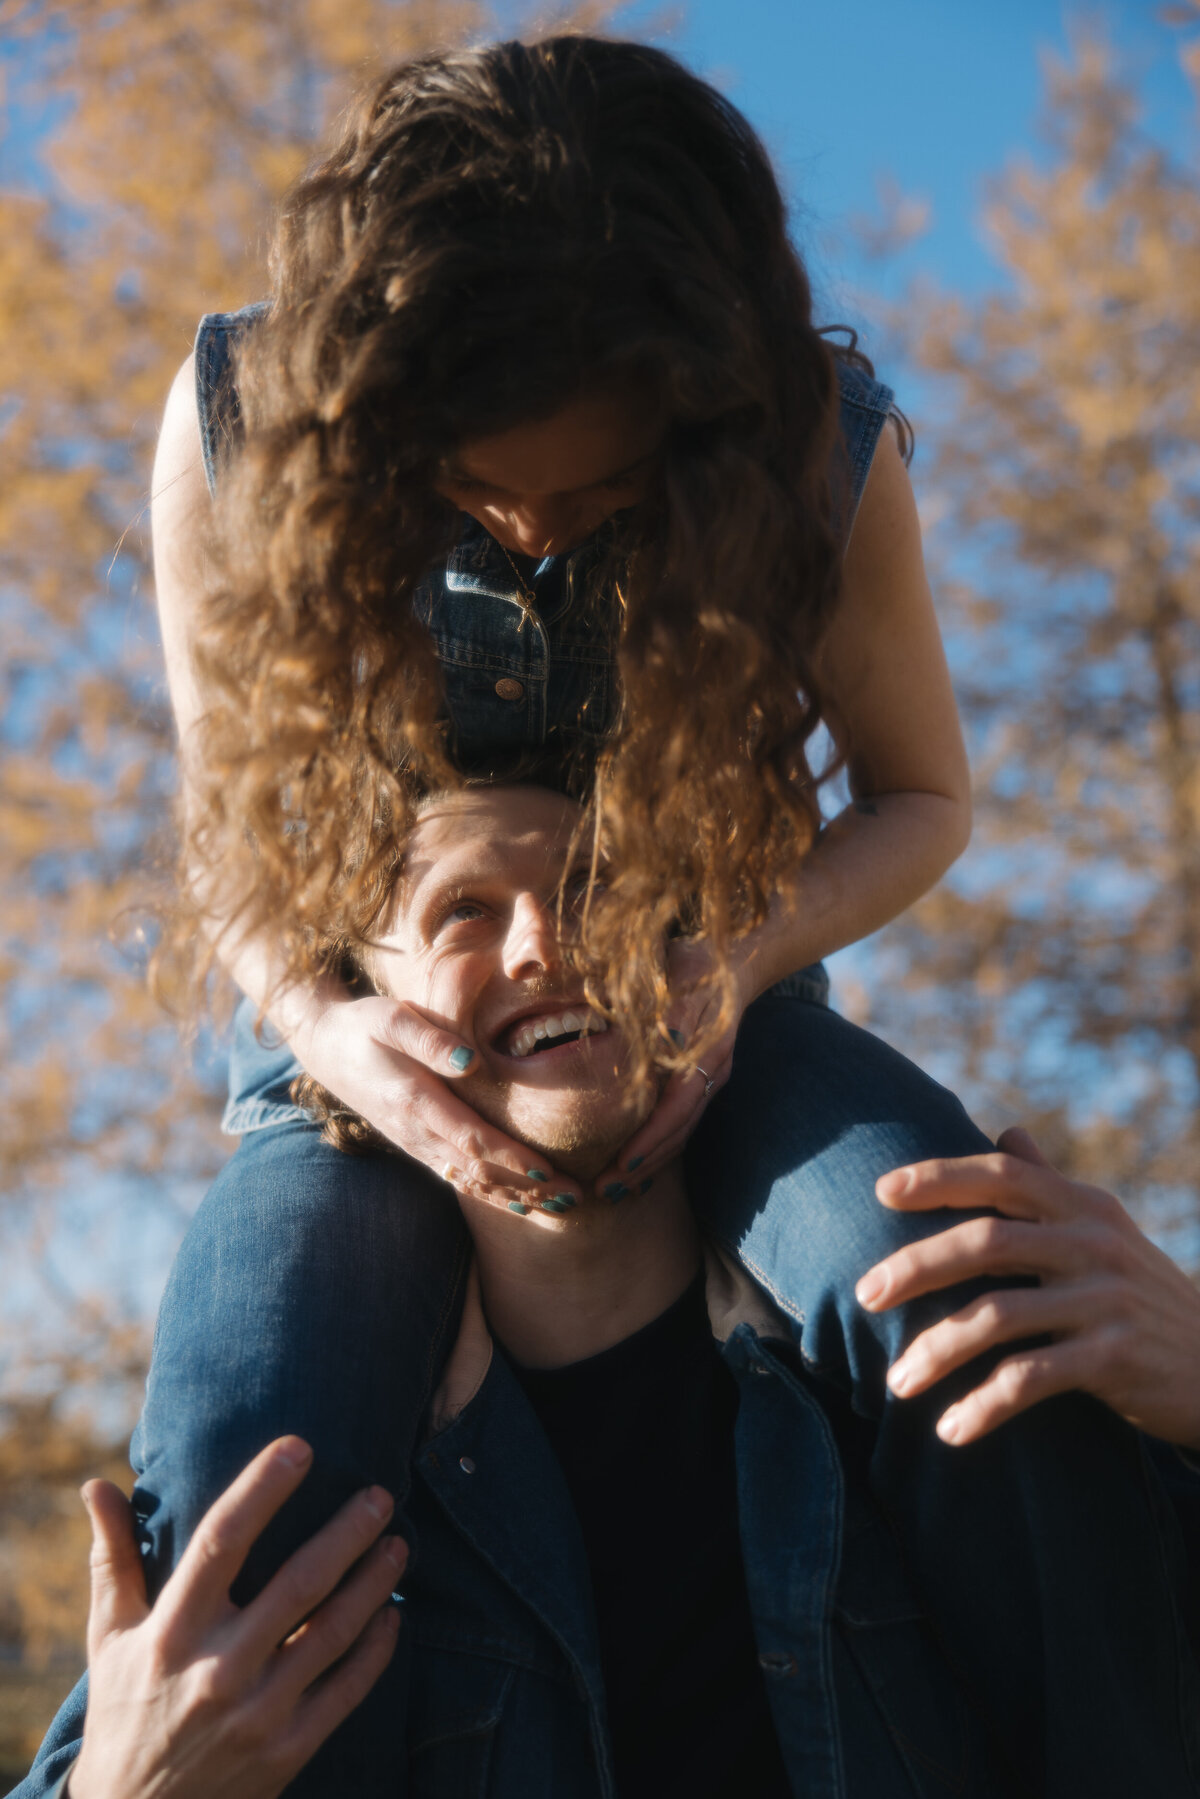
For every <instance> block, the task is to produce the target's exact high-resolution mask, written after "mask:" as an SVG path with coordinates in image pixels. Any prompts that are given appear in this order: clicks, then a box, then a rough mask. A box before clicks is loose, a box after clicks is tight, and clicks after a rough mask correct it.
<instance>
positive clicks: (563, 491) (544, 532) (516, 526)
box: [434, 386, 666, 557]
mask: <svg viewBox="0 0 1200 1799" xmlns="http://www.w3.org/2000/svg"><path fill="white" fill-rule="evenodd" d="M665 430H666V421H665V419H664V417H663V415H662V413H661V411H660V409H659V408H658V407H657V406H656V405H650V406H647V405H646V402H645V400H644V398H643V399H640V400H639V398H638V396H637V395H636V394H635V393H634V392H633V390H632V389H631V388H629V387H626V386H622V387H620V388H616V389H614V390H613V391H612V392H610V393H592V394H589V395H587V396H585V397H584V398H582V399H578V400H573V401H572V402H571V404H570V405H569V406H564V407H563V409H562V411H561V412H556V413H554V414H553V415H552V417H550V418H548V419H540V420H538V421H536V422H534V423H533V424H525V425H514V426H513V427H512V428H511V429H510V430H508V431H499V432H497V433H496V434H495V435H494V436H492V437H477V438H473V439H471V440H470V441H469V442H467V443H464V444H461V445H460V446H459V448H458V449H457V450H456V451H455V452H454V454H453V455H452V456H448V457H447V458H446V461H445V462H444V464H443V465H442V468H441V470H440V471H439V473H438V476H437V478H436V479H435V481H434V486H435V487H436V489H437V491H438V493H440V494H442V495H443V496H444V497H445V498H446V499H448V500H451V501H452V502H453V503H454V505H455V506H457V507H459V508H460V509H461V510H462V511H463V512H467V513H470V515H471V517H472V518H474V519H478V521H479V523H480V524H481V525H482V526H483V527H484V528H485V530H487V531H490V532H491V534H492V536H493V537H494V538H495V539H496V540H497V542H498V543H501V544H503V545H504V548H505V549H506V550H513V551H517V552H519V553H520V554H521V555H524V556H539V557H540V556H558V555H561V554H562V553H563V552H564V551H566V550H572V549H574V548H575V546H576V545H577V544H580V543H582V542H583V540H584V538H585V537H589V536H590V535H591V533H592V532H593V531H594V530H595V529H596V528H597V526H598V525H602V524H603V523H604V521H605V519H607V518H611V516H612V514H613V513H614V512H619V511H620V510H621V508H622V507H624V506H633V505H636V503H637V502H638V500H640V499H641V497H642V495H643V494H644V492H645V491H646V486H647V484H648V482H649V480H650V476H651V473H652V471H653V468H654V463H655V461H656V459H657V457H658V454H659V451H660V450H661V448H662V441H663V437H664V435H665Z"/></svg>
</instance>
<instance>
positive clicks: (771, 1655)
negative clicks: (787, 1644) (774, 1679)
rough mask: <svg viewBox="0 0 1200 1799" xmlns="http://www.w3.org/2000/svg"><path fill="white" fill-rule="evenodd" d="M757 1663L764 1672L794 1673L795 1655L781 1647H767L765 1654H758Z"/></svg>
mask: <svg viewBox="0 0 1200 1799" xmlns="http://www.w3.org/2000/svg"><path fill="white" fill-rule="evenodd" d="M758 1665H759V1667H760V1668H761V1669H762V1670H763V1672H764V1674H794V1673H795V1672H796V1658H795V1656H794V1655H788V1654H787V1653H786V1651H784V1650H782V1649H768V1651H767V1652H766V1654H765V1655H760V1656H759V1658H758Z"/></svg>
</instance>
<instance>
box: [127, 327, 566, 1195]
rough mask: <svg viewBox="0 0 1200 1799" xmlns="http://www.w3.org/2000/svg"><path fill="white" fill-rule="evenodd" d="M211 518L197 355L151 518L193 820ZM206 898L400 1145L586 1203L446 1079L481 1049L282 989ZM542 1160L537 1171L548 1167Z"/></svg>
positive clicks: (176, 407)
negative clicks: (201, 619)
mask: <svg viewBox="0 0 1200 1799" xmlns="http://www.w3.org/2000/svg"><path fill="white" fill-rule="evenodd" d="M210 510H211V501H210V499H209V493H208V484H207V481H206V479H205V475H204V464H203V459H202V456H201V447H200V426H199V418H198V415H197V409H196V390H195V376H194V372H193V365H192V361H191V358H190V357H189V359H188V361H187V362H186V363H185V364H184V365H183V367H182V368H181V369H180V371H179V373H178V375H177V376H176V377H175V381H174V383H173V385H172V388H171V392H170V395H169V397H168V400H167V406H166V411H165V414H164V417H163V424H162V431H161V433H160V436H159V443H158V454H157V456H156V458H155V463H154V483H153V498H152V504H151V520H152V525H153V533H154V576H155V585H156V588H157V593H158V610H159V619H160V622H161V629H162V642H163V654H164V657H165V659H166V666H167V684H168V687H169V689H170V693H171V704H172V706H173V708H174V712H175V719H176V723H177V725H178V728H179V754H180V769H181V779H182V783H183V796H184V806H185V811H186V809H187V808H190V807H192V806H194V805H195V804H197V803H199V795H200V794H201V793H202V791H203V783H202V780H201V779H200V774H201V769H200V764H199V761H198V758H199V755H200V753H201V752H200V748H199V733H198V730H197V727H198V725H199V723H200V720H201V718H202V716H203V712H204V696H203V694H202V692H201V689H200V684H199V682H198V680H197V677H196V670H195V665H194V660H193V655H192V642H193V636H194V631H195V621H196V617H197V612H198V609H199V607H200V606H201V604H202V603H203V599H204V595H205V592H206V591H207V589H208V586H209V583H210V580H211V574H212V571H211V569H210V568H209V567H208V566H207V563H206V552H205V543H206V535H207V528H208V523H209V517H210ZM201 878H203V880H204V883H205V884H204V886H203V887H202V889H201V897H202V899H203V901H204V905H205V909H206V911H207V913H208V915H209V918H210V921H211V922H210V925H209V928H210V929H211V930H212V932H213V937H214V944H215V948H216V953H217V955H218V957H219V959H220V961H221V962H222V963H223V965H224V966H225V968H226V969H227V970H228V971H229V973H230V974H231V975H232V977H233V979H234V980H235V981H236V983H237V985H238V986H239V987H240V988H241V990H242V992H243V993H245V994H247V995H248V996H249V998H250V999H251V1000H253V1001H254V1003H255V1005H257V1006H259V1007H260V1008H264V1009H265V1010H266V1012H267V1015H268V1016H269V1018H270V1020H271V1023H272V1024H273V1025H274V1026H275V1028H276V1029H277V1030H278V1031H279V1033H280V1034H281V1036H282V1037H283V1038H284V1040H285V1042H287V1043H288V1044H289V1045H290V1046H291V1048H292V1049H293V1050H294V1051H295V1054H296V1057H297V1059H298V1060H299V1062H300V1063H301V1064H302V1066H303V1067H304V1068H306V1069H307V1070H308V1072H309V1073H310V1074H312V1075H314V1076H315V1077H316V1079H317V1080H318V1081H320V1082H321V1084H322V1085H323V1086H325V1087H327V1088H328V1089H329V1090H330V1092H332V1093H334V1094H336V1095H337V1097H338V1098H339V1099H340V1100H341V1101H342V1103H343V1104H344V1105H346V1106H348V1107H350V1109H351V1110H352V1111H354V1112H356V1113H358V1114H359V1115H360V1116H361V1117H363V1118H365V1119H367V1121H368V1122H369V1123H370V1124H372V1125H374V1126H375V1128H376V1130H378V1131H380V1132H381V1133H382V1134H383V1136H385V1137H387V1138H388V1139H389V1141H391V1142H393V1143H395V1144H396V1146H397V1147H398V1148H400V1149H403V1150H405V1151H406V1152H407V1153H408V1154H409V1155H411V1156H414V1157H415V1158H416V1159H417V1160H418V1161H420V1162H423V1163H424V1164H425V1165H426V1167H428V1168H431V1169H433V1170H434V1171H435V1172H436V1173H439V1174H440V1173H441V1172H442V1171H443V1170H444V1169H445V1168H446V1167H447V1166H448V1165H450V1164H453V1166H454V1167H455V1169H456V1170H457V1171H458V1172H457V1176H456V1179H457V1184H458V1185H459V1186H460V1187H462V1188H464V1190H467V1191H470V1192H472V1193H474V1194H475V1195H476V1196H477V1197H479V1198H482V1199H487V1200H489V1201H490V1202H491V1203H493V1204H505V1203H507V1201H508V1200H509V1199H511V1198H513V1197H516V1196H517V1195H520V1196H522V1197H526V1196H528V1194H529V1193H530V1192H531V1191H532V1192H540V1191H544V1182H545V1180H547V1179H553V1180H554V1182H555V1185H556V1189H557V1190H559V1191H562V1192H566V1193H570V1194H571V1195H572V1197H576V1198H577V1197H579V1188H578V1184H577V1183H576V1182H573V1181H571V1180H569V1179H564V1178H560V1177H558V1176H557V1175H556V1174H555V1172H554V1171H553V1170H552V1169H549V1168H546V1167H541V1166H539V1167H538V1173H539V1176H540V1177H541V1183H540V1184H539V1185H535V1184H534V1181H533V1180H532V1179H531V1176H530V1172H529V1171H530V1167H531V1157H530V1152H529V1151H528V1150H527V1149H526V1148H524V1146H523V1145H521V1144H520V1143H517V1142H516V1141H515V1140H514V1139H513V1138H511V1137H507V1136H505V1135H504V1133H503V1132H501V1131H498V1130H496V1129H495V1128H494V1127H493V1126H491V1125H489V1124H487V1123H485V1121H484V1120H483V1119H482V1118H480V1117H479V1115H478V1114H477V1113H476V1112H475V1111H474V1110H473V1109H472V1108H471V1107H470V1106H467V1105H464V1104H463V1103H462V1102H461V1101H460V1100H458V1099H457V1098H455V1096H454V1094H453V1092H452V1090H451V1088H450V1087H449V1086H447V1082H448V1081H453V1080H454V1079H455V1077H457V1076H459V1075H462V1074H465V1073H468V1072H469V1071H470V1069H471V1067H472V1066H473V1063H474V1059H475V1054H476V1050H477V1045H475V1044H472V1043H469V1042H466V1041H465V1040H464V1039H463V1038H462V1037H461V1036H459V1035H457V1034H454V1033H451V1032H449V1031H446V1030H444V1029H442V1027H441V1026H440V1025H439V1024H438V1023H437V1021H436V1020H434V1019H432V1018H429V1017H426V1016H425V1015H424V1014H422V1013H421V1012H420V1011H419V1010H418V1009H417V1008H415V1007H413V1006H405V1005H398V1004H397V1003H396V1002H395V1001H393V1000H389V999H384V998H382V997H380V998H375V997H369V998H366V999H355V998H352V997H351V995H350V994H349V992H348V991H347V989H346V988H345V987H344V986H343V985H342V984H341V983H340V982H338V981H336V980H334V979H326V980H322V981H311V982H307V983H306V982H294V983H292V984H290V985H283V984H282V983H281V981H280V973H281V967H282V959H281V957H280V955H279V953H278V951H277V950H276V948H275V947H274V946H273V945H272V943H271V940H270V938H269V936H268V935H266V934H264V933H259V934H257V935H248V934H247V933H245V932H244V931H242V932H239V931H237V930H234V929H232V928H229V927H228V926H225V927H224V928H223V924H222V916H223V913H224V915H225V917H228V916H229V915H230V911H231V907H232V903H233V899H234V898H235V896H228V901H227V903H226V900H225V896H222V895H221V894H220V893H219V892H217V891H215V889H214V887H213V884H212V879H211V876H205V877H200V876H199V875H198V876H197V877H196V879H197V881H199V880H200V879H201ZM540 1160H541V1159H540V1158H538V1159H537V1161H536V1162H535V1163H534V1164H533V1165H538V1163H539V1162H540Z"/></svg>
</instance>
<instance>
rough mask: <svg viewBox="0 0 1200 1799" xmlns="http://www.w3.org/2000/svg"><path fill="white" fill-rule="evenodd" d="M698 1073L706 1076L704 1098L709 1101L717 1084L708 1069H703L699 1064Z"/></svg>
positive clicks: (697, 1065) (697, 1066)
mask: <svg viewBox="0 0 1200 1799" xmlns="http://www.w3.org/2000/svg"><path fill="white" fill-rule="evenodd" d="M696 1073H697V1074H702V1075H703V1076H704V1097H705V1099H707V1098H708V1096H709V1094H710V1093H711V1092H712V1090H713V1088H714V1087H715V1086H716V1084H717V1083H716V1082H715V1081H714V1080H713V1078H712V1076H711V1074H709V1072H708V1070H707V1068H701V1066H700V1064H699V1062H697V1064H696Z"/></svg>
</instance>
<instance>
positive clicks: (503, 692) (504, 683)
mask: <svg viewBox="0 0 1200 1799" xmlns="http://www.w3.org/2000/svg"><path fill="white" fill-rule="evenodd" d="M496 692H497V694H498V695H499V696H500V698H501V699H502V700H519V699H522V698H523V697H524V694H525V683H524V681H514V679H513V677H512V676H511V675H502V676H501V678H500V679H499V680H498V681H497V682H496Z"/></svg>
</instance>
